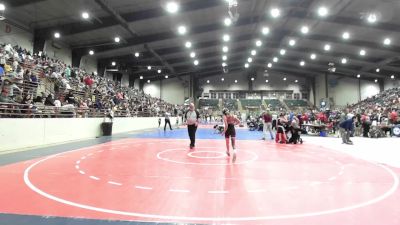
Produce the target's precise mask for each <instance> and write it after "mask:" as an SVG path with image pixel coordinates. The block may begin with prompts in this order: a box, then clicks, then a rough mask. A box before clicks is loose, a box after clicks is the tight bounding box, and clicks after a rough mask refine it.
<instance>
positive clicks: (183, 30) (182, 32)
mask: <svg viewBox="0 0 400 225" xmlns="http://www.w3.org/2000/svg"><path fill="white" fill-rule="evenodd" d="M186 32H187V29H186V27H185V26H183V25H181V26H179V27H178V33H179V34H180V35H184V34H186Z"/></svg>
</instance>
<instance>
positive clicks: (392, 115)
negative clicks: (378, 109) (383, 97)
mask: <svg viewBox="0 0 400 225" xmlns="http://www.w3.org/2000/svg"><path fill="white" fill-rule="evenodd" d="M397 116H398V115H397V112H396V111H394V110H393V111H392V112H391V113H390V120H391V121H392V123H395V122H396V121H397Z"/></svg>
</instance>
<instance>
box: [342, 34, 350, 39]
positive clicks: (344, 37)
mask: <svg viewBox="0 0 400 225" xmlns="http://www.w3.org/2000/svg"><path fill="white" fill-rule="evenodd" d="M342 38H343V39H344V40H348V39H349V38H350V33H349V32H344V33H343V34H342Z"/></svg>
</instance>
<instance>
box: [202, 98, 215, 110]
mask: <svg viewBox="0 0 400 225" xmlns="http://www.w3.org/2000/svg"><path fill="white" fill-rule="evenodd" d="M218 104H219V100H218V99H200V100H199V108H200V109H202V108H206V107H208V108H212V109H219V106H218Z"/></svg>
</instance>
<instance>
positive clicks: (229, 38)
mask: <svg viewBox="0 0 400 225" xmlns="http://www.w3.org/2000/svg"><path fill="white" fill-rule="evenodd" d="M222 39H223V40H224V41H225V42H227V41H229V40H231V37H230V36H229V35H228V34H224V36H223V37H222Z"/></svg>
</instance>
